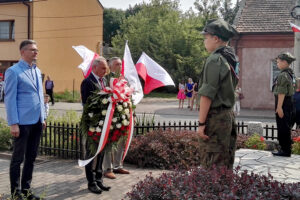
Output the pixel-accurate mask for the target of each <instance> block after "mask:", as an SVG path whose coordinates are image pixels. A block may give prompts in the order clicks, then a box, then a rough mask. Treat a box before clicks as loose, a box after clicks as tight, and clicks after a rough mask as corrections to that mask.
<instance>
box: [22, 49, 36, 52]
mask: <svg viewBox="0 0 300 200" xmlns="http://www.w3.org/2000/svg"><path fill="white" fill-rule="evenodd" d="M25 50H28V51H33V52H39V50H38V49H25Z"/></svg>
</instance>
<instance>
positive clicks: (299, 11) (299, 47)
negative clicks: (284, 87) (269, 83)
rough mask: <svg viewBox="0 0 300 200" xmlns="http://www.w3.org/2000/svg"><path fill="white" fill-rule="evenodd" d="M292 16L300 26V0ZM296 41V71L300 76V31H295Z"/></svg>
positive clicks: (297, 0)
mask: <svg viewBox="0 0 300 200" xmlns="http://www.w3.org/2000/svg"><path fill="white" fill-rule="evenodd" d="M291 15H292V17H293V18H294V19H295V24H296V25H297V26H300V0H296V5H295V7H294V8H293V10H292V12H291ZM294 34H295V42H294V55H295V57H296V61H295V62H294V72H295V75H296V77H298V78H299V77H300V33H299V32H295V33H294Z"/></svg>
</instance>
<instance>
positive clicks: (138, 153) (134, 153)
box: [125, 129, 248, 169]
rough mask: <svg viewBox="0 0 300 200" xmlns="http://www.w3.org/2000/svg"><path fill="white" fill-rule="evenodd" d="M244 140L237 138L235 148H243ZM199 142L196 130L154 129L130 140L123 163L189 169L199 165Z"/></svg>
mask: <svg viewBox="0 0 300 200" xmlns="http://www.w3.org/2000/svg"><path fill="white" fill-rule="evenodd" d="M247 139H248V136H245V135H239V136H238V139H237V148H244V147H245V144H244V143H245V141H246V140H247ZM198 140H199V136H198V134H197V132H195V131H187V130H182V131H174V130H170V129H169V130H165V131H164V130H155V131H152V132H149V133H147V134H145V135H140V136H136V137H135V138H134V139H133V140H132V142H131V145H130V148H129V151H128V154H127V156H126V159H125V161H126V162H128V163H131V164H135V165H138V166H139V167H149V168H159V169H176V168H179V169H189V168H190V167H193V166H199V165H200V153H201V151H202V150H201V147H200V146H199V142H198Z"/></svg>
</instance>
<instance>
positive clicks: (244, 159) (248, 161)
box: [0, 149, 300, 200]
mask: <svg viewBox="0 0 300 200" xmlns="http://www.w3.org/2000/svg"><path fill="white" fill-rule="evenodd" d="M237 165H240V166H241V169H242V170H248V171H249V172H251V171H253V172H254V173H257V174H264V175H267V174H268V173H270V174H271V175H272V176H273V177H274V179H275V180H278V181H282V182H288V183H290V182H300V173H299V171H300V156H299V155H292V157H290V158H286V157H274V156H272V154H271V152H268V151H257V150H249V149H241V150H238V151H237V152H236V157H235V166H237ZM125 167H126V169H129V170H130V172H131V174H129V175H117V179H115V180H110V179H106V178H105V179H104V183H105V185H109V186H112V189H111V190H110V191H109V192H103V193H102V194H101V195H96V194H92V193H90V192H89V191H88V190H87V182H86V179H85V173H84V168H81V167H79V166H78V165H77V161H74V160H58V159H39V160H38V162H37V164H36V167H35V170H34V173H33V183H32V187H33V188H34V191H35V192H36V193H37V194H43V193H44V195H45V196H46V199H47V200H51V199H52V200H54V199H55V200H65V199H69V200H71V199H72V200H73V199H82V200H86V199H88V200H94V199H101V200H121V199H124V197H125V195H126V193H127V192H129V191H130V190H131V189H132V186H133V185H134V184H136V183H137V182H138V181H140V180H142V179H143V178H144V177H145V176H146V175H147V174H149V172H151V173H152V175H153V176H159V175H160V174H161V173H163V171H162V170H154V169H141V168H137V167H135V166H133V165H125ZM8 169H9V160H8V159H7V158H1V157H0V180H1V181H0V200H1V198H2V199H6V198H7V197H8V194H9V175H8ZM1 195H2V197H1Z"/></svg>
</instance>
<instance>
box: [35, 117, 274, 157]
mask: <svg viewBox="0 0 300 200" xmlns="http://www.w3.org/2000/svg"><path fill="white" fill-rule="evenodd" d="M197 123H198V122H196V121H195V122H188V123H187V122H183V123H181V122H178V123H176V122H173V123H171V122H169V123H165V122H163V123H157V124H150V123H147V124H143V123H142V124H139V125H135V127H134V135H135V136H136V135H141V134H145V133H147V132H149V131H153V130H158V129H162V130H167V129H171V130H191V131H196V130H197V127H198V124H197ZM237 129H238V133H241V134H247V129H248V125H246V124H245V123H244V122H238V123H237ZM263 129H264V134H263V135H264V137H265V138H266V139H268V140H275V139H277V128H276V127H274V125H272V126H269V125H266V126H265V127H263ZM81 142H82V135H81V134H80V131H79V125H78V124H75V125H74V124H61V123H49V124H48V125H47V128H46V129H45V131H44V132H43V134H42V137H41V141H40V154H41V155H49V156H56V157H59V158H70V159H78V158H80V157H81V152H82V143H81Z"/></svg>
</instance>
